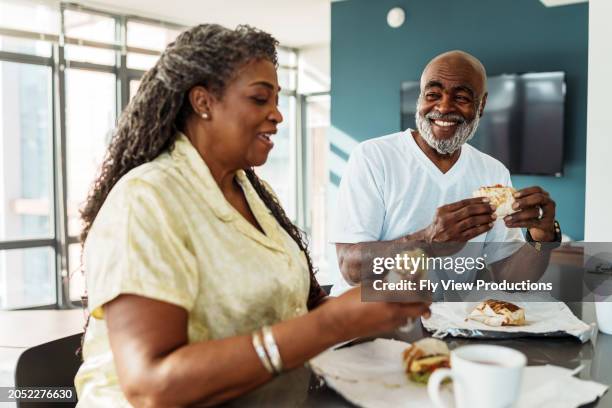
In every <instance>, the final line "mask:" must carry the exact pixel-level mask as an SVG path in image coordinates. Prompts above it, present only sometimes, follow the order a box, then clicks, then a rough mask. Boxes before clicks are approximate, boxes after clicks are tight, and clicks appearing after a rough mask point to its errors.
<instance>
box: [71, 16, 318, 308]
mask: <svg viewBox="0 0 612 408" xmlns="http://www.w3.org/2000/svg"><path fill="white" fill-rule="evenodd" d="M277 45H278V42H277V41H276V39H274V38H273V37H272V36H271V35H270V34H268V33H265V32H263V31H260V30H257V29H255V28H252V27H249V26H245V25H242V26H238V27H237V28H236V29H235V30H230V29H227V28H225V27H222V26H220V25H216V24H202V25H198V26H196V27H193V28H190V29H188V30H186V31H184V32H183V33H181V34H180V35H179V36H178V37H177V38H176V40H175V41H174V42H172V43H170V44H169V45H168V47H167V48H166V49H165V51H164V52H163V53H162V55H161V56H160V58H159V61H158V62H157V63H156V64H155V66H154V67H153V68H151V69H150V70H149V71H148V72H147V73H146V74H145V75H144V76H143V78H142V81H141V83H140V86H139V88H138V91H137V93H136V95H134V97H133V98H132V100H131V101H130V103H129V104H128V106H127V107H126V109H125V110H124V111H123V113H122V114H121V117H120V118H119V123H118V125H117V127H116V129H115V132H114V134H113V138H112V139H111V142H110V145H109V147H108V150H107V152H106V156H105V158H104V161H103V163H102V167H101V170H100V173H99V176H98V177H97V179H96V180H95V181H94V183H93V185H92V188H91V190H90V193H89V196H88V198H87V201H86V203H85V206H84V208H83V209H82V211H81V218H82V220H83V223H84V227H83V230H82V233H81V243H82V244H84V242H85V239H86V238H87V234H88V233H89V230H90V229H91V226H92V224H93V222H94V219H95V218H96V216H97V214H98V211H100V208H101V207H102V204H103V203H104V200H106V197H107V196H108V194H109V192H110V191H111V189H112V188H113V186H114V185H115V184H116V183H117V181H119V179H120V178H121V177H123V176H124V175H125V174H126V173H127V172H129V171H130V170H132V169H133V168H135V167H137V166H140V165H141V164H143V163H147V162H149V161H151V160H153V159H155V158H156V157H157V156H159V155H160V154H161V153H162V152H165V151H167V150H171V149H172V148H173V147H174V142H175V139H176V135H177V131H178V130H181V131H182V130H184V126H185V123H186V120H187V118H188V117H189V115H191V114H193V109H192V107H191V104H190V102H189V99H188V92H189V90H190V89H191V88H193V87H194V86H196V85H201V86H204V87H205V88H206V89H208V90H209V91H210V92H212V93H213V94H215V96H217V97H219V98H222V97H223V92H224V90H225V87H226V85H227V84H228V83H229V82H230V81H231V80H232V79H233V78H234V75H235V74H236V72H237V70H238V69H239V68H241V67H242V66H244V65H245V64H247V63H249V62H251V61H253V60H258V59H265V60H268V61H270V62H272V63H273V64H274V65H278V61H277V56H276V46H277ZM245 171H246V175H247V177H248V179H249V181H250V182H251V184H252V185H253V187H254V188H255V191H257V194H258V195H259V197H260V198H261V199H262V201H263V202H264V203H265V204H266V206H267V207H268V208H269V209H270V211H271V212H272V214H273V216H274V218H276V220H277V221H278V223H279V224H280V225H281V226H282V227H283V229H284V230H285V231H287V233H288V234H289V235H290V236H291V238H293V240H294V241H295V242H296V244H297V245H298V247H299V248H300V249H301V250H302V251H303V252H304V255H305V256H306V260H307V263H308V269H309V271H310V292H309V295H308V304H309V307H311V306H314V304H315V303H316V302H317V301H318V300H319V299H320V297H321V288H320V287H319V285H318V283H317V281H316V279H315V277H314V269H313V266H312V261H311V258H310V255H309V252H308V243H307V240H306V238H305V235H304V234H303V233H302V231H301V230H300V229H298V228H297V227H296V226H295V225H293V223H292V222H291V221H290V220H289V218H288V217H287V215H286V214H285V211H284V210H283V208H282V207H281V205H280V204H279V202H278V201H277V200H276V198H275V197H274V196H273V195H272V194H271V193H270V192H269V191H268V189H267V188H266V187H265V186H264V185H263V183H262V182H261V180H260V179H259V178H258V177H257V175H256V174H255V172H254V171H253V169H251V168H249V169H245Z"/></svg>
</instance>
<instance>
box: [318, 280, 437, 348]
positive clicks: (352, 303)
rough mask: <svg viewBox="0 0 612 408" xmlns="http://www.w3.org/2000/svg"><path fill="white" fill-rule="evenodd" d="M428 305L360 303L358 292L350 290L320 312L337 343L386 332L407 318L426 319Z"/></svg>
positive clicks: (428, 314) (354, 289) (325, 304)
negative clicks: (421, 317)
mask: <svg viewBox="0 0 612 408" xmlns="http://www.w3.org/2000/svg"><path fill="white" fill-rule="evenodd" d="M430 304H431V303H423V302H418V303H417V302H414V303H391V302H362V301H361V288H360V287H357V288H353V289H351V290H349V291H348V292H346V293H345V294H343V295H342V296H340V297H337V298H332V299H329V300H328V301H326V302H325V303H324V304H323V305H321V307H320V308H319V310H318V311H319V312H320V313H321V317H322V319H323V321H324V324H325V325H326V328H327V329H328V330H331V331H333V332H334V333H335V334H336V335H337V337H338V339H339V340H338V341H344V340H350V339H353V338H355V337H362V336H370V335H373V334H377V333H384V332H389V331H392V330H394V329H396V328H397V327H399V326H403V325H405V324H406V322H407V320H408V319H409V318H417V317H419V316H421V315H424V316H425V317H429V316H430V314H431V311H430V310H429V305H430Z"/></svg>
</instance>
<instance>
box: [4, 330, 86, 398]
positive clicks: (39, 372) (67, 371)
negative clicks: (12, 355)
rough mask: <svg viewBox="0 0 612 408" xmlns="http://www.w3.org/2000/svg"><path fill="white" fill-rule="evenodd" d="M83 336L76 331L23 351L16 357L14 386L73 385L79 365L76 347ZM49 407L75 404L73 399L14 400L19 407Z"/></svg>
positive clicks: (77, 347) (79, 360)
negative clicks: (62, 400)
mask: <svg viewBox="0 0 612 408" xmlns="http://www.w3.org/2000/svg"><path fill="white" fill-rule="evenodd" d="M82 336H83V333H81V334H75V335H73V336H68V337H64V338H61V339H58V340H54V341H51V342H49V343H45V344H41V345H39V346H35V347H32V348H29V349H27V350H26V351H24V352H23V353H22V354H21V356H19V359H18V360H17V368H16V369H15V387H18V388H21V387H74V376H75V375H76V373H77V370H78V369H79V367H80V365H81V357H80V355H77V350H78V349H79V348H80V347H81V337H82ZM73 392H74V391H73ZM74 393H75V395H74V396H75V399H76V392H74ZM48 406H52V407H56V408H65V407H74V406H76V402H69V403H57V402H55V403H49V402H29V401H23V400H22V401H18V402H17V407H18V408H41V407H48Z"/></svg>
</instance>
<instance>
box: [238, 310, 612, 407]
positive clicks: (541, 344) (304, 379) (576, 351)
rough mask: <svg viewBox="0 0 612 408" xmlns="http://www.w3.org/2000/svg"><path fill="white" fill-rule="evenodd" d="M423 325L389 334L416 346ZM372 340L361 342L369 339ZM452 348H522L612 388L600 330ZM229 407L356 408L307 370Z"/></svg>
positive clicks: (611, 350) (610, 361)
mask: <svg viewBox="0 0 612 408" xmlns="http://www.w3.org/2000/svg"><path fill="white" fill-rule="evenodd" d="M569 306H570V308H571V309H572V310H573V311H574V313H575V314H576V315H577V316H578V317H580V318H582V320H584V321H585V322H587V323H591V322H593V321H595V315H594V311H593V304H573V305H569ZM428 335H429V334H428V333H427V331H426V330H424V329H423V328H422V326H421V325H420V323H419V324H417V325H415V327H414V328H413V330H411V331H410V332H408V333H401V332H393V333H388V334H386V335H384V336H379V337H386V338H394V339H397V340H404V341H407V342H412V341H415V340H418V339H420V338H422V337H425V336H428ZM368 340H370V339H360V340H359V341H360V342H361V341H368ZM444 341H446V342H447V343H448V346H449V348H450V349H451V350H452V349H454V348H456V347H459V346H461V345H465V344H496V345H500V346H506V347H511V348H513V349H516V350H519V351H521V352H523V353H525V355H526V356H527V365H544V364H554V365H558V366H562V367H566V368H570V369H573V368H576V367H578V366H580V365H582V366H583V367H584V368H583V369H582V371H581V372H580V373H579V374H578V378H581V379H585V380H593V381H597V382H599V383H602V384H605V385H612V335H606V334H603V333H601V332H598V333H597V335H596V336H595V338H593V339H592V340H591V341H589V342H587V343H584V344H582V343H580V341H579V340H577V339H576V338H573V337H563V338H535V337H533V338H518V339H508V340H474V339H465V338H445V339H444ZM229 405H236V406H266V407H290V406H291V407H353V406H354V405H353V404H351V403H350V402H348V401H346V400H345V399H344V398H343V397H342V396H340V395H339V394H338V393H336V392H335V391H334V390H333V389H331V388H330V387H328V386H327V385H325V382H324V381H323V380H322V379H321V378H320V377H318V376H316V375H315V374H313V373H312V371H310V370H309V369H308V368H306V367H302V368H299V369H296V370H293V371H291V372H289V373H286V374H283V375H281V376H280V377H278V378H277V379H275V380H274V381H272V382H271V383H269V384H267V385H266V386H264V387H262V388H260V389H259V390H257V391H255V392H253V393H251V394H249V395H246V396H245V397H242V398H240V399H239V400H236V401H234V403H232V404H229ZM584 407H597V408H612V391H608V392H606V394H604V395H603V397H601V398H600V399H599V400H597V401H595V402H593V403H591V404H588V405H585V406H584Z"/></svg>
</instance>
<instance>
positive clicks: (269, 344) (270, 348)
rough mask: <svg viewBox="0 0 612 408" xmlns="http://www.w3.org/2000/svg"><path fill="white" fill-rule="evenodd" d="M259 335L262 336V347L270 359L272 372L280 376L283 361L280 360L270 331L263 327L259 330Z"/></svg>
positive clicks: (268, 328)
mask: <svg viewBox="0 0 612 408" xmlns="http://www.w3.org/2000/svg"><path fill="white" fill-rule="evenodd" d="M261 333H262V334H263V341H264V347H265V349H266V352H267V353H268V356H269V357H270V362H271V363H272V367H273V368H274V372H275V373H276V374H280V373H281V372H282V371H283V360H282V359H281V355H280V351H278V346H277V345H276V340H274V334H272V329H271V328H270V326H264V327H263V329H261Z"/></svg>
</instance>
